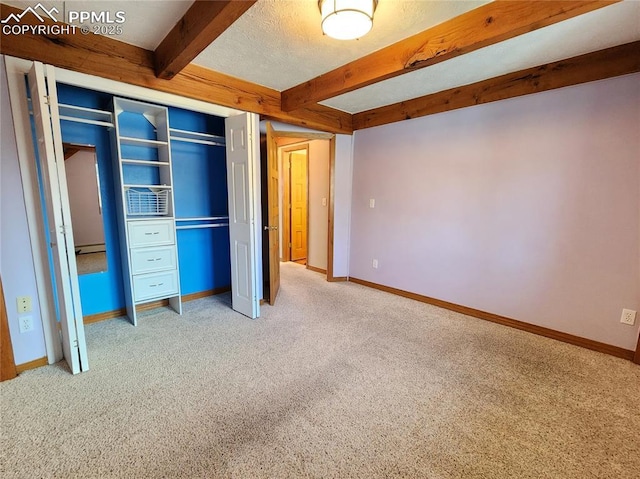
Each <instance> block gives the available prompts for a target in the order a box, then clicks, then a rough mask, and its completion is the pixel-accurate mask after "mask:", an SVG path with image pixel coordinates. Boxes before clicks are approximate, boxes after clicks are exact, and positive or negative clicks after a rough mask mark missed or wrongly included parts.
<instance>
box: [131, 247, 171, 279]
mask: <svg viewBox="0 0 640 479" xmlns="http://www.w3.org/2000/svg"><path fill="white" fill-rule="evenodd" d="M165 269H176V248H175V246H163V247H161V248H138V249H132V250H131V274H142V273H151V272H152V271H162V270H165Z"/></svg>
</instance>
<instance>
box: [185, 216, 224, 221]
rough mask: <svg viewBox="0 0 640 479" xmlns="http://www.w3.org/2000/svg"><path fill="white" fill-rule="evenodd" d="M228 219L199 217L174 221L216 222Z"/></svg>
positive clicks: (222, 217)
mask: <svg viewBox="0 0 640 479" xmlns="http://www.w3.org/2000/svg"><path fill="white" fill-rule="evenodd" d="M228 219H229V217H228V216H200V217H195V218H176V221H217V220H228Z"/></svg>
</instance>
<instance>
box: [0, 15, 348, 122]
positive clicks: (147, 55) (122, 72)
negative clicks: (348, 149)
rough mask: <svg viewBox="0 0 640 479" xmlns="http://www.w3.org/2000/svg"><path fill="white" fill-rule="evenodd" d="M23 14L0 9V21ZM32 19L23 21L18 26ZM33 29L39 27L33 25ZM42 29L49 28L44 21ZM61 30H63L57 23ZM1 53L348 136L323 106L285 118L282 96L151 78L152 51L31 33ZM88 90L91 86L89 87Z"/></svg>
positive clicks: (207, 77) (191, 77)
mask: <svg viewBox="0 0 640 479" xmlns="http://www.w3.org/2000/svg"><path fill="white" fill-rule="evenodd" d="M11 13H14V14H19V13H22V11H21V10H20V9H18V8H14V7H11V6H8V5H5V4H0V18H7V17H8V16H9V15H10V14H11ZM34 20H35V19H29V18H28V16H25V17H23V18H22V21H21V23H22V24H28V23H29V22H30V21H34ZM35 22H36V23H34V25H42V24H41V23H40V22H38V21H37V20H35ZM45 24H53V22H51V21H46V22H45ZM59 25H61V26H65V27H66V26H67V25H65V24H62V23H59ZM0 53H2V54H5V55H10V56H14V57H18V58H25V59H27V60H38V61H41V62H43V63H48V64H50V65H54V66H57V67H60V68H65V69H67V70H73V71H77V72H82V73H86V74H89V75H95V76H99V77H102V78H108V79H111V80H116V81H120V82H123V83H129V84H131V85H138V86H142V87H146V88H151V89H154V90H158V91H163V92H167V93H173V94H176V95H180V96H184V97H187V98H193V99H196V100H201V101H205V102H208V103H213V104H216V105H221V106H226V107H230V108H235V109H238V110H243V111H248V112H253V113H258V114H260V115H263V116H265V117H268V118H272V119H275V120H279V121H282V122H285V123H290V124H293V125H299V126H304V127H307V128H313V129H318V130H322V131H328V132H331V133H347V134H349V133H352V131H353V130H352V128H351V115H350V114H349V113H345V112H342V111H339V110H335V109H333V108H329V107H325V106H322V105H310V106H308V107H304V108H300V109H298V110H296V111H291V112H283V111H282V109H281V108H280V92H278V91H276V90H272V89H270V88H265V87H263V86H261V85H256V84H254V83H250V82H247V81H244V80H240V79H238V78H233V77H230V76H228V75H224V74H222V73H217V72H215V71H212V70H209V69H206V68H203V67H198V66H195V65H188V66H187V67H186V68H184V69H183V70H182V71H181V72H180V73H178V74H177V75H176V76H175V77H174V78H173V79H172V80H164V79H162V78H157V77H156V76H155V69H154V54H153V52H152V51H150V50H145V49H144V48H140V47H136V46H133V45H129V44H126V43H124V42H120V41H118V40H115V39H113V38H107V37H104V36H100V35H93V34H89V35H83V34H81V33H80V31H79V30H78V31H77V32H76V33H75V34H74V33H73V32H70V33H64V31H62V32H60V34H57V35H54V34H52V35H38V34H35V35H34V34H32V33H30V32H25V33H20V34H18V35H11V34H9V35H5V34H4V32H3V33H2V36H1V37H0ZM87 87H88V88H91V85H87Z"/></svg>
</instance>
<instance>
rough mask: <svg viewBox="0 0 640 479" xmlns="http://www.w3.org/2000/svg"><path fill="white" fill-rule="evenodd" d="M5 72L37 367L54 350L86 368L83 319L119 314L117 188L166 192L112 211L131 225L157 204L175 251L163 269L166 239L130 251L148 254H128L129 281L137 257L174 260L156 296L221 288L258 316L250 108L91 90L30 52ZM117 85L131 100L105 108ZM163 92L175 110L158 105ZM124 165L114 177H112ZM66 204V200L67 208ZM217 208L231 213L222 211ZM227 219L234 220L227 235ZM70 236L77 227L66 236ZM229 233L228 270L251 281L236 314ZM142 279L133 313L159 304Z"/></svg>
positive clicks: (159, 268)
mask: <svg viewBox="0 0 640 479" xmlns="http://www.w3.org/2000/svg"><path fill="white" fill-rule="evenodd" d="M7 72H8V82H9V93H10V97H11V102H12V110H13V114H14V115H13V116H14V127H15V128H16V140H17V143H18V157H19V162H20V169H21V178H22V184H23V189H24V199H25V204H26V209H27V219H28V223H29V234H30V238H31V247H32V252H33V254H34V267H35V270H36V283H37V287H38V298H39V305H40V309H41V312H42V314H41V317H42V324H43V329H44V339H45V344H46V351H47V360H48V363H49V364H53V363H54V362H57V361H59V360H61V359H62V358H65V359H67V362H69V366H70V369H71V371H72V372H73V373H74V374H75V373H77V372H81V371H86V370H88V360H87V352H86V341H85V337H84V324H85V323H89V322H95V321H101V320H105V319H111V318H115V317H119V316H123V315H125V314H127V315H128V312H129V311H126V310H125V307H126V306H128V304H127V301H126V297H125V296H126V295H125V294H124V284H123V283H124V281H125V280H126V278H127V276H125V275H126V274H129V271H126V269H125V267H124V265H123V262H122V261H121V258H122V257H123V254H122V253H123V251H125V252H126V251H127V250H125V248H128V247H129V246H128V245H127V244H126V243H124V242H123V241H122V234H123V231H127V232H128V231H129V230H130V228H129V226H131V225H130V224H129V223H131V221H129V218H127V220H126V222H125V223H124V227H123V224H122V223H121V222H120V221H119V220H120V219H121V215H122V211H123V209H122V203H118V201H119V200H118V198H120V199H122V198H123V197H126V191H125V188H124V187H123V184H122V183H126V186H127V187H128V188H127V189H132V187H136V188H138V187H142V188H140V189H148V190H163V191H171V193H172V197H171V198H169V195H165V196H167V200H166V202H164V203H163V202H161V201H158V202H156V203H157V205H159V206H158V208H157V209H156V210H154V211H153V212H151V211H149V210H148V209H145V208H146V206H148V204H147V203H145V206H144V207H143V208H142V210H136V209H131V208H128V209H127V210H125V215H130V216H135V215H136V213H139V212H142V213H143V214H142V215H140V216H137V217H135V218H132V219H131V220H132V221H133V219H135V220H137V221H138V223H139V224H140V225H142V226H144V228H143V229H145V228H147V225H152V224H153V223H154V222H155V223H158V222H159V219H158V218H157V217H156V214H161V215H162V216H163V218H162V219H161V220H160V222H162V223H163V225H164V223H166V224H167V225H171V228H172V231H171V234H170V235H169V236H172V237H174V238H175V240H174V241H173V243H172V245H173V244H175V246H174V248H177V249H180V250H181V253H180V254H181V256H180V257H179V258H178V257H177V255H175V256H174V258H175V260H176V261H174V264H171V265H169V264H165V263H164V262H159V261H158V255H157V254H155V253H158V252H159V250H160V249H163V250H168V249H169V248H167V247H165V245H164V244H163V245H153V248H149V249H148V251H146V250H145V251H136V253H138V252H141V253H147V252H148V253H149V255H146V256H145V255H144V254H141V255H137V259H139V260H140V261H143V260H144V261H143V262H144V266H145V268H146V269H145V271H137V272H136V273H137V274H139V275H140V279H144V280H146V279H147V278H146V276H145V275H147V273H149V271H147V270H148V268H149V267H150V266H149V265H151V266H153V268H154V271H151V272H150V275H158V274H159V273H161V274H163V275H168V274H169V273H170V272H169V269H172V270H174V268H175V271H176V273H177V270H178V267H177V263H178V262H179V263H180V267H181V269H182V270H183V271H184V274H183V275H181V276H180V275H175V276H176V278H177V279H178V281H179V282H180V285H179V286H178V287H176V288H175V289H173V288H172V289H171V291H168V293H171V295H169V296H176V294H175V293H176V292H177V295H178V298H179V299H178V301H180V297H179V295H180V294H181V293H182V294H184V298H181V299H182V300H190V299H198V298H202V297H204V296H209V295H212V294H217V293H220V292H224V291H232V307H233V309H235V310H236V311H239V312H241V313H243V314H245V315H247V316H249V317H251V318H255V317H257V316H259V305H258V300H257V296H258V294H259V291H258V288H257V285H258V284H259V283H258V281H259V279H260V278H259V275H258V274H256V271H255V264H256V263H257V261H258V258H259V255H258V254H256V247H257V246H259V238H258V235H257V234H256V233H255V229H256V228H255V226H254V224H259V222H260V211H259V207H258V206H259V205H258V203H257V200H256V198H255V196H256V192H259V188H260V184H259V180H257V172H258V171H259V170H258V169H257V161H256V159H257V158H256V155H257V154H258V152H259V146H258V144H257V138H258V136H257V135H256V134H255V133H256V132H257V128H258V118H257V116H256V115H253V114H250V113H242V112H239V111H236V110H232V109H229V108H223V107H216V106H215V105H210V104H204V103H202V102H196V101H193V100H189V99H183V98H179V97H176V96H174V95H169V94H162V93H158V92H149V91H147V90H146V89H142V88H133V87H130V86H127V85H124V84H123V85H120V84H117V83H115V82H105V81H103V80H101V79H95V81H96V84H95V85H94V84H93V83H92V86H96V87H97V88H100V90H91V89H87V88H85V85H87V84H88V79H87V78H86V76H85V75H81V74H76V73H73V72H66V71H64V70H58V69H55V68H53V67H51V66H49V65H42V64H41V63H38V62H34V63H31V62H26V61H22V60H14V59H7ZM27 73H28V75H27ZM58 74H60V77H62V78H60V77H58ZM26 76H28V78H25V77H26ZM56 77H58V81H56ZM117 92H120V94H123V93H125V94H131V96H132V97H138V95H139V97H141V98H144V101H140V100H129V99H128V98H124V97H122V98H121V100H122V104H123V105H130V106H131V110H130V111H126V112H125V109H122V108H120V109H118V108H117V107H116V99H117V98H118V97H117V96H116V95H117ZM164 102H166V103H167V104H169V105H180V106H164V105H163V103H164ZM182 106H184V107H185V108H182ZM187 108H193V109H187ZM149 111H151V112H155V113H156V114H155V115H150V116H151V117H152V118H149V117H148V116H149V115H147V116H145V113H148V112H149ZM163 112H164V113H163ZM121 113H126V114H125V115H124V116H127V115H129V113H132V114H133V115H132V116H136V115H137V114H139V116H138V117H137V118H135V119H134V118H130V119H132V120H135V121H132V122H131V123H129V124H127V126H126V127H127V128H128V130H127V132H126V133H125V134H124V135H119V136H118V135H117V133H116V129H117V128H120V127H124V126H125V123H126V122H125V121H123V122H122V123H117V120H118V119H124V116H123V117H122V118H118V114H121ZM218 115H221V116H218ZM163 118H164V119H163ZM138 120H139V121H138ZM163 122H164V123H163ZM138 127H140V129H139V130H136V128H138ZM159 130H162V133H161V134H160V136H159V133H158V131H159ZM227 138H230V139H231V140H230V142H231V144H232V145H233V151H232V153H233V154H232V155H229V154H228V151H227V149H226V139H227ZM247 138H248V139H249V140H250V141H248V142H247V141H246V139H247ZM253 138H255V139H256V141H254V140H253ZM124 146H126V147H127V148H124ZM143 150H144V151H143ZM169 155H170V156H171V157H173V159H174V160H175V161H176V163H178V162H179V165H178V166H177V167H176V172H175V176H174V177H173V178H172V179H171V180H170V181H168V180H167V179H168V178H169V176H167V175H166V174H165V173H167V172H169V175H170V170H169V169H168V164H171V160H170V159H169V158H170V156H169ZM230 158H232V160H231V161H230V163H228V161H229V159H230ZM65 163H66V165H65ZM76 163H77V164H78V165H77V167H76V166H73V165H76ZM124 165H126V169H127V175H126V178H125V177H124V176H122V175H121V173H122V170H123V168H122V167H123V166H124ZM229 165H231V167H230V168H229ZM65 166H67V168H65ZM234 169H235V170H236V171H242V172H243V173H244V174H243V176H241V177H238V178H240V179H241V180H242V181H241V182H239V181H238V179H236V181H235V182H234V183H233V184H231V185H230V184H229V183H228V182H229V179H230V177H229V175H228V172H229V171H230V170H231V171H233V170H234ZM66 170H68V171H66ZM76 170H78V171H76ZM80 170H82V173H80V172H79V171H80ZM119 173H120V176H119ZM82 175H84V176H82ZM75 176H82V178H83V179H82V180H81V183H83V184H82V185H81V186H85V187H86V188H85V191H84V192H82V191H80V192H76V191H75V190H74V188H73V184H72V183H73V181H72V178H74V177H75ZM123 179H124V180H125V181H122V180H123ZM116 180H118V181H117V182H116ZM154 182H157V183H154ZM85 183H86V184H85ZM129 183H131V184H129ZM229 185H230V186H229ZM68 187H69V188H68ZM232 192H233V195H232V194H231V193H232ZM173 193H175V196H173ZM83 194H84V196H83ZM77 195H79V199H78V201H76V200H75V199H74V198H75V197H76V196H77ZM89 197H91V200H92V204H89V201H88V198H89ZM71 203H77V204H76V206H75V207H73V210H74V211H73V213H72V212H71V210H72V207H71V206H70V204H71ZM165 204H166V205H167V207H166V208H165V207H164V206H163V205H165ZM81 206H86V207H87V208H85V209H86V210H88V211H82V208H81ZM229 211H233V213H234V216H233V220H234V221H230V220H229ZM119 215H120V217H119ZM82 218H84V219H87V220H88V223H90V224H91V226H92V228H90V229H91V231H84V232H83V231H82V230H83V229H84V227H83V226H82ZM231 223H234V225H233V228H236V229H237V231H236V233H234V234H233V236H232V233H231V231H232V225H231ZM98 225H100V226H101V228H97V226H98ZM238 225H239V226H238ZM244 226H247V227H246V228H244ZM93 227H96V228H93ZM145 231H146V229H145ZM145 231H143V232H142V233H141V234H142V235H143V236H145V235H146V232H145ZM73 233H75V236H74V234H73ZM82 233H84V234H85V236H83V237H80V236H78V234H82ZM149 234H151V235H154V234H155V233H154V232H150V233H149ZM169 236H167V238H168V237H169ZM152 237H153V236H152ZM153 238H154V239H156V237H153ZM231 239H232V240H233V241H234V245H236V246H237V248H236V252H235V253H236V254H238V252H239V253H242V254H243V255H244V256H243V257H242V258H241V261H236V262H235V264H236V265H238V264H240V265H241V266H242V265H244V266H246V268H245V269H244V270H242V271H239V273H240V279H239V280H238V284H239V285H240V286H248V287H249V289H250V290H249V291H248V293H249V294H247V298H246V303H247V306H248V307H247V308H245V310H240V309H239V307H236V293H238V294H239V295H240V296H242V295H243V294H244V293H245V292H247V288H244V289H242V288H235V287H232V276H233V273H234V271H233V268H232V264H234V262H233V261H232V258H233V254H234V250H232V249H231V243H232V241H231ZM136 246H137V245H136ZM151 253H154V254H151ZM132 256H133V255H132ZM170 256H171V255H169V256H168V258H169V259H170ZM85 259H87V261H84V260H85ZM83 262H85V263H87V264H86V265H83ZM151 262H153V264H151ZM238 269H240V268H238V267H237V266H236V270H238ZM143 276H144V278H143ZM151 279H153V278H151ZM254 282H255V285H254V284H253V283H254ZM148 283H149V284H148V286H149V291H150V293H149V294H148V295H145V296H144V297H142V296H138V298H137V301H136V302H135V304H133V306H134V311H135V310H138V309H152V308H155V307H158V306H163V305H164V302H165V301H166V300H165V299H164V298H167V294H164V293H165V292H166V291H162V294H156V292H157V291H158V290H153V289H151V288H153V287H156V286H162V285H163V281H162V280H160V281H148ZM250 283H251V284H250ZM234 284H236V283H234ZM178 288H180V289H178ZM159 289H160V288H159ZM165 289H166V288H165ZM234 289H235V292H234ZM151 292H153V294H151ZM241 299H243V300H244V299H245V298H244V297H242V298H241ZM168 300H169V301H170V300H171V298H168ZM225 302H226V301H225ZM129 304H131V303H129ZM67 330H68V331H67ZM61 332H62V334H61Z"/></svg>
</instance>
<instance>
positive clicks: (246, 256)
mask: <svg viewBox="0 0 640 479" xmlns="http://www.w3.org/2000/svg"><path fill="white" fill-rule="evenodd" d="M254 120H255V118H254V115H252V114H250V113H243V114H241V115H236V116H230V117H228V118H226V119H225V132H226V139H227V141H226V144H227V145H226V148H227V185H228V191H229V243H230V253H231V297H232V307H233V309H234V310H235V311H238V312H239V313H242V314H244V315H245V316H248V317H250V318H257V317H258V316H259V315H260V300H259V298H258V295H259V288H258V271H257V265H259V264H262V262H261V261H258V259H259V258H258V234H259V231H258V229H259V228H260V225H259V221H258V220H257V210H258V208H257V207H256V198H260V191H259V183H258V181H257V179H258V178H259V175H257V174H256V171H257V170H256V168H257V164H258V160H257V157H258V155H259V151H258V148H259V146H256V144H255V142H254V140H256V139H257V136H256V135H258V131H257V121H254Z"/></svg>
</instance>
